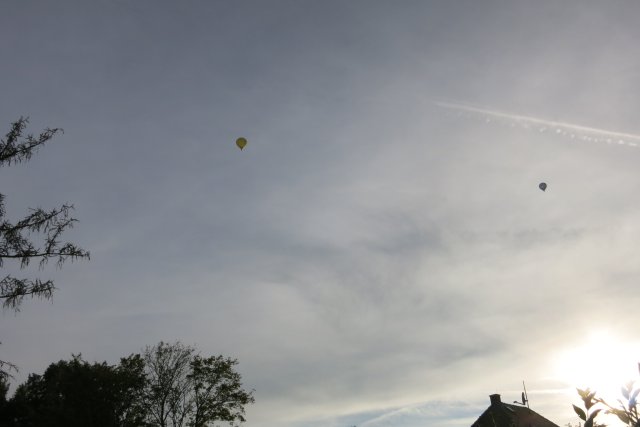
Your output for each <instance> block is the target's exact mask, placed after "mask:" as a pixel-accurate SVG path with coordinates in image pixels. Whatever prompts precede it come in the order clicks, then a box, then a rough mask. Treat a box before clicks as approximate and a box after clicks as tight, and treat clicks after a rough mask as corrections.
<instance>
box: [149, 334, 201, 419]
mask: <svg viewBox="0 0 640 427" xmlns="http://www.w3.org/2000/svg"><path fill="white" fill-rule="evenodd" d="M194 351H195V350H194V349H193V348H192V347H188V346H185V345H182V344H181V343H179V342H176V343H174V344H167V343H164V342H162V341H160V343H158V344H157V345H155V346H153V347H147V348H146V349H145V351H144V356H143V358H144V363H145V374H146V379H147V383H146V388H145V404H146V407H147V410H148V413H149V417H150V421H151V422H152V423H153V424H154V425H157V426H160V427H167V426H169V425H171V426H182V425H184V421H185V419H186V417H187V414H188V413H189V411H190V409H191V405H192V403H191V400H190V396H188V392H189V388H190V381H189V378H188V375H189V362H190V361H191V358H192V357H193V354H194Z"/></svg>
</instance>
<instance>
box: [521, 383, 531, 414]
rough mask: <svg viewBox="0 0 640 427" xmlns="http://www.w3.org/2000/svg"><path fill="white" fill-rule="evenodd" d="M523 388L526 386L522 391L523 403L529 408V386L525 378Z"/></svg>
mask: <svg viewBox="0 0 640 427" xmlns="http://www.w3.org/2000/svg"><path fill="white" fill-rule="evenodd" d="M522 388H524V391H523V392H522V404H523V405H524V404H525V403H526V405H527V408H529V396H528V395H527V386H526V385H524V380H522ZM529 409H531V408H529Z"/></svg>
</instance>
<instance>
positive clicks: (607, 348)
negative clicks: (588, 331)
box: [554, 332, 640, 401]
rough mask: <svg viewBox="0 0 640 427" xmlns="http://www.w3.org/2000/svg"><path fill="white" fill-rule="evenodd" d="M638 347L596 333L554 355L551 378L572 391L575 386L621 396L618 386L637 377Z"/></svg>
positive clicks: (606, 394)
mask: <svg viewBox="0 0 640 427" xmlns="http://www.w3.org/2000/svg"><path fill="white" fill-rule="evenodd" d="M639 350H640V346H639V345H638V343H629V342H623V341H621V340H618V339H617V338H616V337H615V336H613V335H611V334H609V333H606V332H599V333H594V334H592V335H591V336H590V337H589V338H588V339H587V340H586V342H584V343H583V344H582V345H578V346H577V347H575V348H572V349H567V350H565V351H562V352H560V353H558V354H557V355H556V356H555V358H554V371H555V372H554V377H555V379H557V380H559V381H561V382H563V383H565V384H566V385H567V387H569V388H570V389H571V392H573V393H575V388H583V389H584V388H590V389H591V390H594V391H597V392H598V395H599V396H601V397H604V398H605V399H610V400H613V401H615V400H616V399H618V398H619V397H620V387H621V386H622V385H623V384H625V383H627V382H628V381H636V380H639V379H640V377H639V375H638V362H640V352H639Z"/></svg>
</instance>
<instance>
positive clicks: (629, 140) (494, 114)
mask: <svg viewBox="0 0 640 427" xmlns="http://www.w3.org/2000/svg"><path fill="white" fill-rule="evenodd" d="M434 104H435V105H437V106H438V107H441V108H446V109H449V110H456V111H460V112H466V113H472V114H477V115H480V116H483V117H485V118H486V120H487V121H490V119H491V118H494V119H499V120H505V121H506V122H507V123H509V124H511V125H519V126H521V127H523V128H527V129H528V128H535V129H537V130H538V131H539V132H547V131H548V132H550V133H555V134H558V135H562V136H566V137H568V138H572V139H574V138H575V139H581V140H583V141H593V142H603V143H607V144H618V145H626V146H629V147H637V146H638V143H640V135H637V134H633V133H626V132H616V131H610V130H606V129H599V128H594V127H590V126H583V125H577V124H573V123H566V122H559V121H554V120H547V119H541V118H538V117H531V116H524V115H520V114H513V113H507V112H503V111H497V110H491V109H488V108H480V107H474V106H470V105H466V104H459V103H453V102H434Z"/></svg>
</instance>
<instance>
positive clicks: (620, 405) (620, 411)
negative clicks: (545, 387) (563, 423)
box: [573, 364, 640, 427]
mask: <svg viewBox="0 0 640 427" xmlns="http://www.w3.org/2000/svg"><path fill="white" fill-rule="evenodd" d="M638 369H639V370H640V364H638ZM621 391H622V399H618V400H617V403H616V404H611V403H610V402H607V401H605V400H604V399H603V398H601V397H598V396H597V392H595V391H591V390H590V389H588V388H587V389H585V390H581V389H578V395H579V396H580V398H581V399H582V403H583V405H584V409H582V408H579V407H577V406H576V405H573V410H574V411H575V412H576V414H578V417H580V419H581V420H582V421H584V427H604V426H605V425H604V424H598V423H596V422H595V419H596V417H597V416H598V414H600V413H606V414H613V415H615V416H616V417H618V419H619V420H620V421H622V422H623V423H624V424H625V425H626V426H629V427H640V416H639V415H638V400H637V399H638V394H640V388H639V387H636V385H635V382H634V381H629V382H628V383H627V384H625V385H624V386H623V387H622V388H621Z"/></svg>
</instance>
